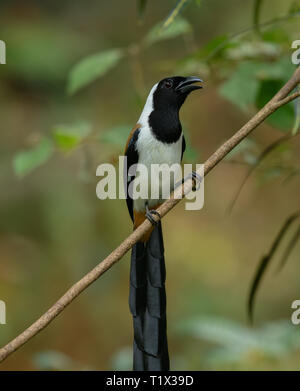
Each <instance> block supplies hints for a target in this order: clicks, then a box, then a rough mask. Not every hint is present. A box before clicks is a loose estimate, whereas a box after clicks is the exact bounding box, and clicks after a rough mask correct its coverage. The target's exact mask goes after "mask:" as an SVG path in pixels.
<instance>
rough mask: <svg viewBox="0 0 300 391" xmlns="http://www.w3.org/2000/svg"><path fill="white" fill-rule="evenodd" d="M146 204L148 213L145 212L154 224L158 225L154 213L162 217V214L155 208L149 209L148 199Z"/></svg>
mask: <svg viewBox="0 0 300 391" xmlns="http://www.w3.org/2000/svg"><path fill="white" fill-rule="evenodd" d="M145 206H146V214H145V216H146V218H147V219H148V220H149V221H150V223H151V224H152V225H157V224H158V221H156V220H154V218H153V217H152V215H156V216H158V217H159V218H160V219H161V216H160V214H159V213H158V212H157V210H155V209H149V206H148V201H147V202H146V204H145Z"/></svg>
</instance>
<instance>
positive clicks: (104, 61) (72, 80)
mask: <svg viewBox="0 0 300 391" xmlns="http://www.w3.org/2000/svg"><path fill="white" fill-rule="evenodd" d="M122 56H123V51H122V50H121V49H110V50H106V51H104V52H100V53H97V54H93V55H91V56H89V57H86V58H84V59H83V60H81V61H80V62H79V63H78V64H76V65H75V66H74V67H73V68H72V69H71V71H70V73H69V79H68V85H67V91H68V93H69V94H74V93H75V92H76V91H78V90H79V89H81V88H82V87H84V86H86V85H87V84H89V83H91V82H92V81H94V80H96V79H97V78H99V77H101V76H104V75H105V74H106V73H107V72H108V71H109V70H110V69H111V68H113V67H114V66H115V65H117V63H118V62H119V61H120V59H121V58H122Z"/></svg>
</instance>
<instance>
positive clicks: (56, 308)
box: [0, 67, 300, 362]
mask: <svg viewBox="0 0 300 391" xmlns="http://www.w3.org/2000/svg"><path fill="white" fill-rule="evenodd" d="M299 83H300V67H298V68H297V69H296V70H295V72H294V74H293V76H292V77H291V78H290V80H289V81H288V82H287V83H286V84H285V85H284V86H283V87H282V88H281V90H280V91H279V92H278V93H277V94H276V95H275V96H274V97H273V98H272V99H271V100H270V101H269V102H268V103H267V104H266V105H265V106H264V107H263V108H262V109H261V110H260V111H259V112H258V113H257V114H255V115H254V117H252V118H251V119H250V121H248V122H247V123H246V124H245V125H244V126H243V127H242V128H241V129H240V130H238V131H237V132H236V133H235V134H234V135H233V136H232V137H231V138H230V139H229V140H227V141H226V142H225V143H224V144H223V145H222V146H221V147H219V148H218V149H217V150H216V152H214V153H213V154H212V155H211V156H210V157H209V158H208V159H207V160H206V162H205V163H204V175H207V174H208V173H209V172H210V171H211V170H212V169H213V168H214V167H215V166H216V165H217V164H218V163H219V162H220V161H221V160H222V159H224V157H225V156H226V155H227V154H228V153H229V152H230V151H231V150H232V149H233V148H234V147H235V146H237V145H238V144H239V143H240V142H241V141H242V140H243V139H244V138H245V137H246V136H248V135H249V134H250V133H251V132H252V131H253V130H254V129H255V128H256V127H257V126H258V125H260V124H261V123H262V122H263V121H264V120H265V119H266V118H267V117H268V116H269V115H270V114H272V113H273V112H274V111H276V110H277V109H278V108H279V107H280V106H282V105H283V104H285V103H287V102H289V101H291V100H292V99H295V98H296V97H298V96H299V94H298V93H295V94H292V95H289V94H290V93H291V92H292V91H293V90H294V88H295V87H296V86H297V85H298V84H299ZM191 190H192V180H191V179H188V180H186V181H185V183H184V184H183V185H182V186H180V187H178V188H177V189H176V190H175V192H174V193H173V194H172V195H171V197H170V199H168V200H167V201H165V202H164V203H163V204H162V205H161V206H160V207H159V208H158V209H157V210H158V212H159V213H160V215H161V217H163V216H165V215H166V214H167V213H168V212H169V211H170V210H171V209H172V208H174V206H175V205H176V204H177V203H178V202H179V201H180V197H179V196H180V194H181V193H182V192H183V193H184V194H188V193H189V192H190V191H191ZM153 218H155V219H158V217H157V216H156V215H154V216H153ZM150 227H151V223H150V222H149V221H148V220H146V221H145V222H144V223H143V224H141V225H140V226H139V227H138V228H137V229H136V230H135V231H134V232H132V234H131V235H129V236H128V237H127V238H126V239H125V240H124V242H123V243H121V244H120V246H119V247H117V248H116V249H115V250H114V251H113V252H112V253H111V254H110V255H108V257H106V258H105V259H104V260H103V261H102V262H100V263H99V264H98V265H97V266H96V267H95V268H94V269H93V270H91V271H90V272H89V273H87V274H86V275H85V276H84V277H83V278H82V279H81V280H79V281H78V282H76V284H74V285H73V286H72V287H71V288H70V289H69V290H68V291H67V292H66V293H65V294H64V295H63V296H62V297H61V298H60V299H59V300H58V301H57V302H56V303H55V304H54V305H53V306H52V307H51V308H50V309H49V310H48V311H47V312H45V313H44V314H43V315H42V316H41V317H40V318H39V319H38V320H37V321H36V322H34V323H33V324H32V325H31V326H29V327H28V328H27V329H26V330H25V331H23V333H21V334H20V335H18V336H17V337H16V338H15V339H13V340H12V341H11V342H9V343H8V344H7V345H5V346H4V347H3V348H2V349H0V362H2V361H4V360H5V359H6V358H7V357H8V356H9V355H10V354H12V353H13V352H14V351H16V350H17V349H18V348H20V347H21V346H22V345H24V344H25V343H26V342H28V341H29V340H30V339H31V338H32V337H34V336H35V335H36V334H37V333H39V332H40V331H41V330H43V329H44V328H45V327H46V326H47V325H48V324H49V323H50V322H52V320H53V319H54V318H55V317H56V316H57V315H59V314H60V313H61V312H62V311H63V310H64V309H65V308H66V307H67V306H68V305H69V304H70V303H71V302H72V301H73V300H74V299H75V298H76V297H77V296H78V295H79V294H80V293H81V292H83V291H84V290H85V289H86V288H87V287H88V286H89V285H90V284H92V283H93V282H94V281H96V280H97V279H98V278H99V277H100V276H101V275H102V274H103V273H105V272H106V271H107V270H108V269H110V268H111V267H112V266H113V265H114V264H115V263H116V262H118V261H119V260H120V259H121V258H122V257H123V256H124V255H125V254H126V253H127V251H129V250H130V249H131V247H132V246H133V245H134V244H135V243H136V242H137V241H138V240H139V239H140V238H141V237H142V236H143V235H144V234H145V233H146V232H147V231H148V230H149V229H150Z"/></svg>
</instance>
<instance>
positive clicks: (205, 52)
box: [194, 35, 233, 59]
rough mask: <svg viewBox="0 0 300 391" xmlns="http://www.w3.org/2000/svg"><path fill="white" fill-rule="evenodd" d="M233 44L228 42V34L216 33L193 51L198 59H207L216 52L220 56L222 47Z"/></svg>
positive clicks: (225, 47)
mask: <svg viewBox="0 0 300 391" xmlns="http://www.w3.org/2000/svg"><path fill="white" fill-rule="evenodd" d="M232 45H233V44H232V43H230V42H229V35H218V36H217V37H214V38H213V39H212V40H210V41H209V42H207V43H206V44H205V45H204V46H202V48H201V49H200V50H198V51H197V52H196V53H195V55H194V56H195V57H196V58H198V59H209V58H211V57H212V56H214V54H215V53H218V55H219V56H220V55H221V54H222V52H223V50H224V49H227V48H228V47H231V46H232Z"/></svg>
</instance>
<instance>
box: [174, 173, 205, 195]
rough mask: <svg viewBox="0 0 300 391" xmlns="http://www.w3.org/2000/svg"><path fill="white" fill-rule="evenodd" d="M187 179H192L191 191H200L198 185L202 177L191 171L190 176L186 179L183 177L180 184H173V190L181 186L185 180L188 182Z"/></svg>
mask: <svg viewBox="0 0 300 391" xmlns="http://www.w3.org/2000/svg"><path fill="white" fill-rule="evenodd" d="M188 179H192V181H193V187H192V190H193V191H196V190H199V189H200V184H201V182H202V177H201V176H200V175H199V174H198V173H197V172H196V171H192V172H191V173H190V174H188V175H187V176H186V177H184V178H183V179H182V180H181V181H180V182H177V183H176V184H175V189H176V188H177V187H178V186H180V185H183V184H184V182H185V181H186V180H188Z"/></svg>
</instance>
